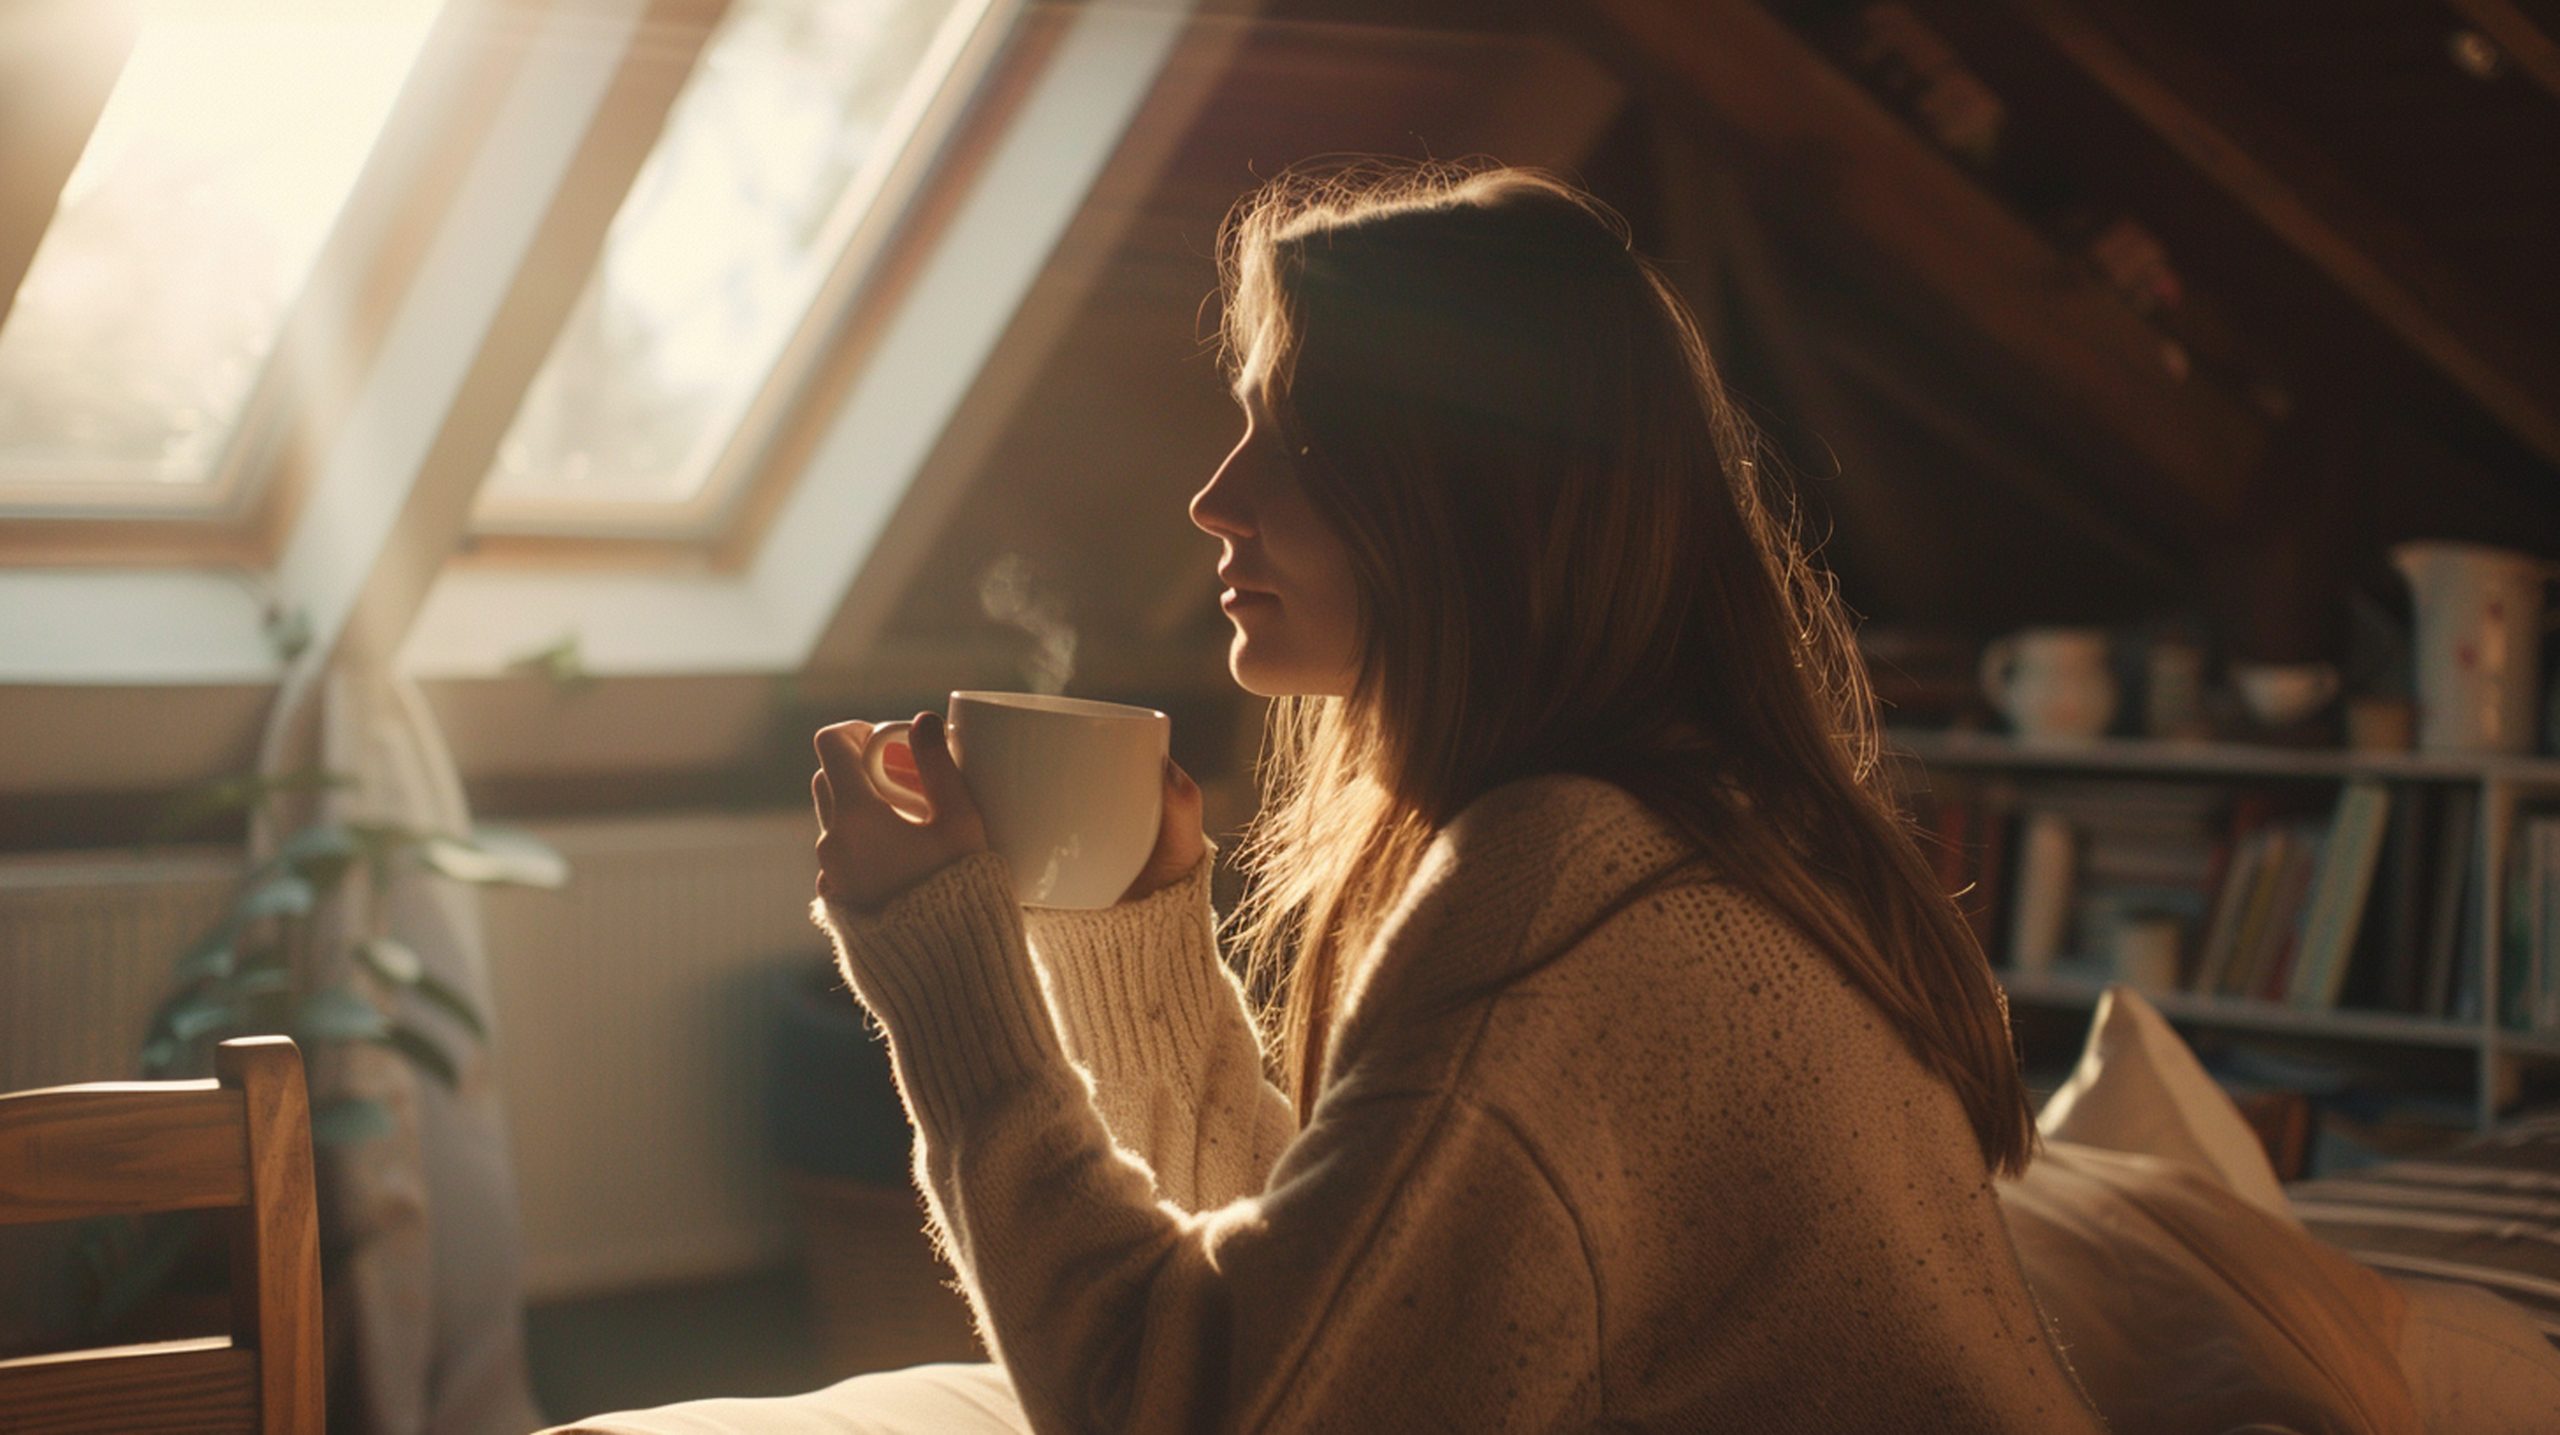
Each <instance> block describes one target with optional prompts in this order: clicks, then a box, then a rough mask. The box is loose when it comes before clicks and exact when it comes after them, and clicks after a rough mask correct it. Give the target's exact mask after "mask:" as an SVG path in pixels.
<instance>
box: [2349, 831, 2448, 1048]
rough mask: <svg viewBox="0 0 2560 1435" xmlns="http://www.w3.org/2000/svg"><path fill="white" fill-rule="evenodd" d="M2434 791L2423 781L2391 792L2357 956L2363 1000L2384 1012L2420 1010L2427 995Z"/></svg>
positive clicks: (2422, 1008)
mask: <svg viewBox="0 0 2560 1435" xmlns="http://www.w3.org/2000/svg"><path fill="white" fill-rule="evenodd" d="M2436 801H2437V799H2436V795H2435V790H2434V788H2433V787H2432V786H2430V785H2429V784H2426V783H2408V784H2405V785H2403V786H2402V787H2401V789H2400V790H2399V791H2398V792H2396V793H2394V794H2393V795H2392V801H2391V815H2390V820H2389V824H2388V825H2389V830H2388V832H2387V833H2386V834H2385V835H2384V837H2383V842H2382V856H2381V858H2380V859H2379V863H2378V870H2377V872H2376V874H2375V879H2374V881H2375V892H2374V898H2373V902H2374V905H2373V910H2372V912H2371V913H2369V914H2368V916H2367V919H2366V922H2365V925H2364V942H2363V945H2364V948H2365V950H2364V952H2363V953H2361V954H2360V955H2359V957H2358V961H2359V962H2360V964H2361V965H2362V967H2363V969H2364V970H2365V971H2366V972H2367V973H2368V974H2370V977H2371V985H2370V987H2369V988H2367V989H2366V990H2365V991H2364V992H2363V993H2362V995H2363V997H2364V1000H2365V1001H2366V1003H2367V1004H2369V1005H2372V1006H2376V1007H2380V1008H2382V1009H2383V1010H2385V1011H2403V1012H2415V1011H2421V1010H2424V1009H2425V1008H2424V1006H2423V1003H2424V1000H2425V997H2426V963H2425V960H2424V954H2425V951H2426V915H2427V912H2426V892H2427V888H2426V875H2427V865H2426V860H2425V859H2426V856H2427V853H2428V850H2429V849H2428V845H2427V834H2428V833H2429V832H2430V831H2432V830H2433V829H2432V828H2430V827H2429V826H2428V819H2429V818H2430V817H2431V816H2433V815H2434V812H2435V808H2436Z"/></svg>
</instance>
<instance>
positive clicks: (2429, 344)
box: [2006, 0, 2560, 464]
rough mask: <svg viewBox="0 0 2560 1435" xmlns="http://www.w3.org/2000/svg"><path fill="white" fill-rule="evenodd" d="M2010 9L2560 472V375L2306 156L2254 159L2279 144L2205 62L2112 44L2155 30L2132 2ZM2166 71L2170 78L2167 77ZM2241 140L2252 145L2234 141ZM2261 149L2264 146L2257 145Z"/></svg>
mask: <svg viewBox="0 0 2560 1435" xmlns="http://www.w3.org/2000/svg"><path fill="white" fill-rule="evenodd" d="M2006 4H2007V6H2008V9H2009V10H2010V11H2011V13H2013V14H2014V15H2016V16H2017V18H2018V19H2019V20H2021V21H2022V22H2024V23H2025V25H2026V26H2027V27H2028V29H2029V30H2031V31H2032V32H2033V33H2034V34H2035V35H2036V36H2037V37H2039V38H2040V39H2042V40H2043V41H2044V42H2045V43H2046V44H2047V45H2049V46H2051V47H2052V48H2053V50H2054V51H2055V52H2056V53H2057V54H2059V55H2060V56H2062V57H2063V58H2064V59H2065V60H2067V61H2068V62H2069V63H2070V64H2071V65H2072V66H2073V67H2074V68H2075V69H2076V70H2077V71H2078V72H2079V74H2080V75H2082V76H2083V77H2084V78H2086V79H2087V80H2088V81H2089V83H2090V84H2091V85H2093V86H2094V87H2096V89H2097V90H2098V92H2099V93H2101V94H2104V95H2106V96H2107V97H2108V98H2109V99H2110V100H2112V101H2113V102H2114V103H2115V104H2117V105H2118V106H2120V107H2121V108H2122V109H2123V110H2124V111H2125V112H2126V113H2127V114H2128V115H2129V116H2131V117H2132V118H2133V119H2135V120H2136V121H2138V122H2140V123H2141V124H2142V125H2143V126H2144V127H2145V128H2147V129H2148V130H2150V132H2151V133H2152V134H2154V135H2156V136H2157V137H2158V138H2159V139H2160V141H2161V142H2162V143H2163V144H2165V145H2167V146H2168V147H2169V148H2170V149H2171V150H2172V151H2173V152H2175V153H2176V154H2177V155H2179V156H2180V157H2181V158H2182V159H2184V160H2185V162H2186V163H2187V164H2189V165H2190V166H2192V167H2193V168H2194V169H2195V171H2196V172H2197V173H2198V174H2200V175H2202V176H2203V177H2204V178H2205V179H2206V180H2208V181H2209V182H2211V183H2212V184H2213V185H2214V186H2215V187H2216V188H2218V189H2220V190H2222V191H2223V192H2224V193H2225V194H2227V195H2229V196H2230V197H2231V199H2232V200H2233V201H2234V202H2236V203H2237V204H2239V205H2240V206H2241V207H2242V208H2243V209H2245V210H2246V211H2247V212H2248V213H2250V214H2251V215H2253V216H2255V217H2256V218H2257V220H2258V222H2259V223H2261V224H2263V225H2264V226H2265V227H2266V228H2267V230H2268V231H2269V232H2270V233H2272V234H2274V235H2275V237H2276V238H2277V239H2279V240H2281V241H2282V242H2283V243H2284V244H2285V245H2287V246H2288V247H2290V248H2291V249H2293V250H2294V252H2296V253H2297V254H2299V255H2301V256H2302V257H2303V258H2304V259H2306V260H2308V261H2310V263H2311V264H2312V265H2313V266H2314V267H2316V268H2317V269H2318V270H2319V271H2320V272H2321V273H2322V274H2324V275H2326V276H2327V277H2328V278H2329V280H2330V281H2331V282H2332V283H2335V284H2336V285H2337V286H2338V287H2339V288H2341V289H2343V290H2344V291H2346V293H2347V295H2348V297H2349V298H2351V299H2352V300H2354V301H2355V302H2356V303H2357V304H2359V305H2361V306H2362V307H2363V308H2364V309H2365V310H2366V311H2367V312H2369V313H2371V314H2372V315H2373V316H2374V317H2375V318H2376V319H2379V320H2380V321H2381V322H2382V323H2383V325H2384V326H2385V327H2386V328H2388V329H2389V330H2390V331H2391V332H2392V333H2393V334H2395V335H2397V336H2398V337H2399V338H2400V339H2401V340H2402V342H2404V343H2406V344H2407V345H2409V347H2410V348H2411V349H2412V350H2414V351H2415V352H2416V353H2417V354H2418V355H2419V356H2420V357H2421V358H2423V359H2424V360H2426V362H2427V363H2429V364H2431V365H2433V366H2434V367H2435V368H2436V369H2437V370H2438V371H2439V372H2441V373H2442V374H2444V375H2445V377H2446V378H2448V379H2450V380H2452V381H2453V383H2454V384H2455V385H2457V386H2458V387H2459V388H2461V389H2462V391H2463V392H2465V393H2467V394H2469V395H2470V396H2471V397H2472V399H2473V400H2475V401H2476V402H2478V403H2479V404H2480V406H2481V407H2482V408H2483V409H2485V410H2487V411H2488V413H2489V414H2490V416H2491V417H2493V418H2495V419H2496V420H2497V421H2498V422H2499V423H2500V424H2502V425H2504V426H2505V427H2506V428H2507V429H2508V430H2509V431H2510V432H2512V433H2513V434H2514V435H2515V436H2516V437H2517V438H2518V439H2520V440H2522V441H2523V442H2524V444H2525V445H2526V446H2527V447H2529V448H2531V449H2532V450H2534V451H2535V452H2536V453H2538V454H2540V455H2541V456H2542V457H2543V458H2545V459H2547V460H2549V461H2550V462H2553V463H2556V464H2560V409H2555V407H2554V404H2555V402H2560V398H2556V397H2555V396H2560V367H2555V366H2554V365H2553V364H2552V363H2550V362H2549V361H2548V360H2547V359H2546V358H2545V356H2544V355H2543V354H2541V353H2539V352H2537V351H2535V350H2533V349H2531V348H2528V347H2527V346H2526V345H2525V344H2524V343H2522V342H2521V341H2520V340H2519V339H2518V338H2516V337H2514V336H2512V335H2510V334H2508V333H2507V332H2505V328H2504V325H2503V324H2502V323H2501V322H2500V321H2499V320H2498V318H2497V316H2496V315H2495V314H2494V313H2493V312H2492V311H2491V310H2490V308H2489V307H2488V305H2486V304H2485V303H2483V302H2482V301H2481V300H2480V299H2479V298H2478V297H2477V296H2476V295H2474V294H2473V293H2472V292H2471V291H2470V289H2469V286H2467V285H2466V284H2464V283H2463V282H2462V280H2461V279H2460V277H2459V276H2458V275H2456V274H2454V273H2453V272H2452V271H2451V270H2450V269H2449V268H2447V267H2446V266H2444V265H2442V264H2440V263H2438V262H2437V261H2436V260H2435V258H2434V256H2433V255H2432V254H2431V253H2429V252H2428V251H2427V249H2426V248H2425V246H2424V245H2422V244H2421V243H2420V242H2419V241H2418V239H2417V237H2416V236H2415V235H2414V234H2411V233H2409V232H2407V231H2406V230H2405V229H2403V228H2402V227H2401V226H2400V225H2398V224H2396V223H2394V222H2393V221H2391V220H2390V219H2388V218H2387V217H2386V216H2384V215H2382V214H2380V213H2377V212H2362V207H2361V205H2359V204H2357V203H2356V201H2355V191H2354V189H2353V187H2352V186H2351V185H2349V184H2348V183H2347V182H2346V181H2345V180H2344V178H2343V177H2342V176H2340V175H2338V174H2336V173H2334V172H2333V171H2332V170H2331V168H2330V166H2329V165H2328V164H2327V163H2326V162H2325V161H2324V160H2322V159H2321V158H2320V157H2319V156H2318V155H2317V154H2316V153H2314V152H2312V151H2310V150H2309V149H2308V148H2307V147H2305V146H2302V145H2299V144H2294V143H2284V144H2283V145H2282V149H2281V152H2283V153H2284V154H2285V157H2286V158H2285V162H2286V164H2287V165H2288V167H2289V168H2290V170H2291V172H2290V173H2279V172H2277V171H2276V170H2275V169H2274V168H2271V167H2270V166H2269V165H2268V164H2267V163H2266V162H2265V161H2264V160H2262V159H2261V158H2260V154H2259V152H2258V151H2260V150H2262V149H2266V148H2269V147H2272V146H2273V145H2274V144H2275V143H2276V141H2277V140H2278V138H2279V137H2277V136H2273V135H2271V134H2269V133H2267V126H2266V124H2265V123H2264V122H2263V121H2249V120H2247V116H2246V114H2245V111H2246V109H2247V102H2246V99H2245V97H2244V96H2242V95H2240V94H2238V93H2237V92H2236V87H2234V86H2231V85H2228V84H2226V83H2224V82H2222V81H2221V80H2220V79H2219V78H2218V77H2217V76H2216V75H2214V74H2212V73H2210V72H2209V70H2208V68H2207V67H2206V66H2205V65H2204V64H2203V62H2202V61H2201V60H2199V59H2195V58H2192V57H2189V56H2186V55H2184V54H2182V53H2178V52H2177V51H2176V50H2175V47H2174V46H2172V45H2171V43H2170V42H2169V41H2168V40H2167V39H2165V38H2164V37H2160V36H2157V35H2151V34H2147V33H2146V34H2141V35H2134V36H2133V38H2135V39H2136V40H2138V41H2140V42H2142V43H2143V48H2144V50H2145V52H2146V53H2145V56H2144V57H2143V58H2139V59H2138V58H2136V56H2135V55H2134V53H2133V52H2132V51H2131V50H2130V49H2128V48H2127V46H2126V45H2125V44H2123V43H2120V42H2119V40H2118V39H2117V36H2116V34H2115V33H2110V32H2111V31H2115V32H2121V33H2126V34H2131V33H2132V31H2133V30H2134V29H2135V28H2136V27H2139V28H2141V29H2142V30H2144V31H2148V29H2149V23H2148V22H2147V21H2145V20H2142V19H2141V18H2140V17H2138V16H2137V15H2136V14H2135V13H2134V12H2135V11H2136V10H2138V9H2139V8H2140V7H2138V6H2134V5H2111V6H2109V7H2108V11H2107V16H2106V21H2105V23H2104V24H2103V25H2102V24H2101V23H2100V22H2099V21H2098V20H2097V19H2096V18H2094V17H2093V16H2091V15H2090V14H2088V13H2087V12H2085V11H2083V10H2082V9H2080V8H2079V7H2078V6H2077V5H2076V4H2074V3H2072V0H2006ZM2172 65H2174V68H2175V71H2176V78H2175V80H2174V81H2173V80H2172V79H2171V78H2170V76H2169V74H2168V70H2169V69H2170V68H2171V67H2172ZM2239 133H2248V134H2249V135H2250V136H2251V139H2252V141H2253V143H2251V144H2243V143H2241V142H2240V140H2239V139H2238V138H2236V137H2235V135H2236V134H2239ZM2259 141H2264V143H2259Z"/></svg>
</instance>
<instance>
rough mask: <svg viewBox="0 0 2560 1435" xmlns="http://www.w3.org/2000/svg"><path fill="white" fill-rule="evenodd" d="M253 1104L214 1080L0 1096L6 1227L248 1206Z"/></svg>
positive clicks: (0, 1187)
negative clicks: (248, 1115) (247, 1134)
mask: <svg viewBox="0 0 2560 1435" xmlns="http://www.w3.org/2000/svg"><path fill="white" fill-rule="evenodd" d="M245 1111H246V1108H245V1105H244V1103H243V1099H242V1097H241V1094H240V1093H239V1092H238V1091H230V1090H224V1089H223V1088H222V1087H221V1086H220V1085H219V1084H218V1083H215V1082H211V1081H202V1082H195V1081H189V1082H149V1083H145V1082H118V1083H103V1082H102V1083H99V1084H97V1085H94V1086H72V1087H56V1088H53V1089H51V1090H47V1091H21V1092H13V1093H11V1094H9V1095H6V1096H0V1224H23V1223H26V1222H33V1221H78V1220H86V1219H88V1218H89V1217H92V1216H119V1215H140V1214H142V1213H144V1212H148V1211H186V1210H201V1209H206V1208H213V1207H222V1206H245V1205H247V1204H248V1203H249V1147H248V1142H247V1141H246V1140H245V1139H244V1137H243V1135H242V1131H243V1118H244V1115H245Z"/></svg>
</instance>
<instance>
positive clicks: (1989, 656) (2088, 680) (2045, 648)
mask: <svg viewBox="0 0 2560 1435" xmlns="http://www.w3.org/2000/svg"><path fill="white" fill-rule="evenodd" d="M1982 692H1983V696H1985V697H1987V698H1989V699H1990V700H1991V705H1992V706H1993V707H1995V708H1998V709H1999V710H2000V711H2001V713H2002V714H2003V715H2005V716H2006V717H2007V718H2008V719H2009V725H2010V727H2012V728H2013V729H2015V730H2016V732H2017V734H2018V736H2020V737H2022V738H2027V739H2030V740H2039V741H2064V742H2077V741H2084V740H2087V739H2090V738H2096V737H2100V736H2103V735H2104V734H2105V732H2106V730H2107V725H2108V724H2109V723H2111V722H2113V721H2115V715H2116V699H2117V697H2118V693H2117V690H2116V679H2115V674H2114V672H2113V671H2111V670H2110V669H2109V668H2108V666H2107V635H2106V633H2105V631H2104V630H2102V629H2098V628H2025V629H2021V630H2019V631H2018V632H2015V633H2012V634H2010V635H2009V636H2007V637H2005V638H1999V639H1995V640H1993V641H1992V643H1991V644H1990V646H1988V647H1986V648H1984V649H1983V650H1982Z"/></svg>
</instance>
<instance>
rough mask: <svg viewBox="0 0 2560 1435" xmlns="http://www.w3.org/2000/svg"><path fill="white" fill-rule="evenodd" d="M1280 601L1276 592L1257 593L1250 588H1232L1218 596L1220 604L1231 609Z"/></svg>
mask: <svg viewBox="0 0 2560 1435" xmlns="http://www.w3.org/2000/svg"><path fill="white" fill-rule="evenodd" d="M1279 601H1280V599H1279V598H1278V597H1277V596H1276V595H1274V594H1270V593H1257V592H1254V591H1253V590H1251V589H1249V588H1230V589H1228V590H1227V591H1226V592H1224V593H1222V594H1220V595H1219V596H1218V606H1219V607H1221V608H1226V609H1229V610H1233V609H1237V608H1245V607H1250V606H1252V605H1254V604H1256V603H1277V602H1279Z"/></svg>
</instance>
